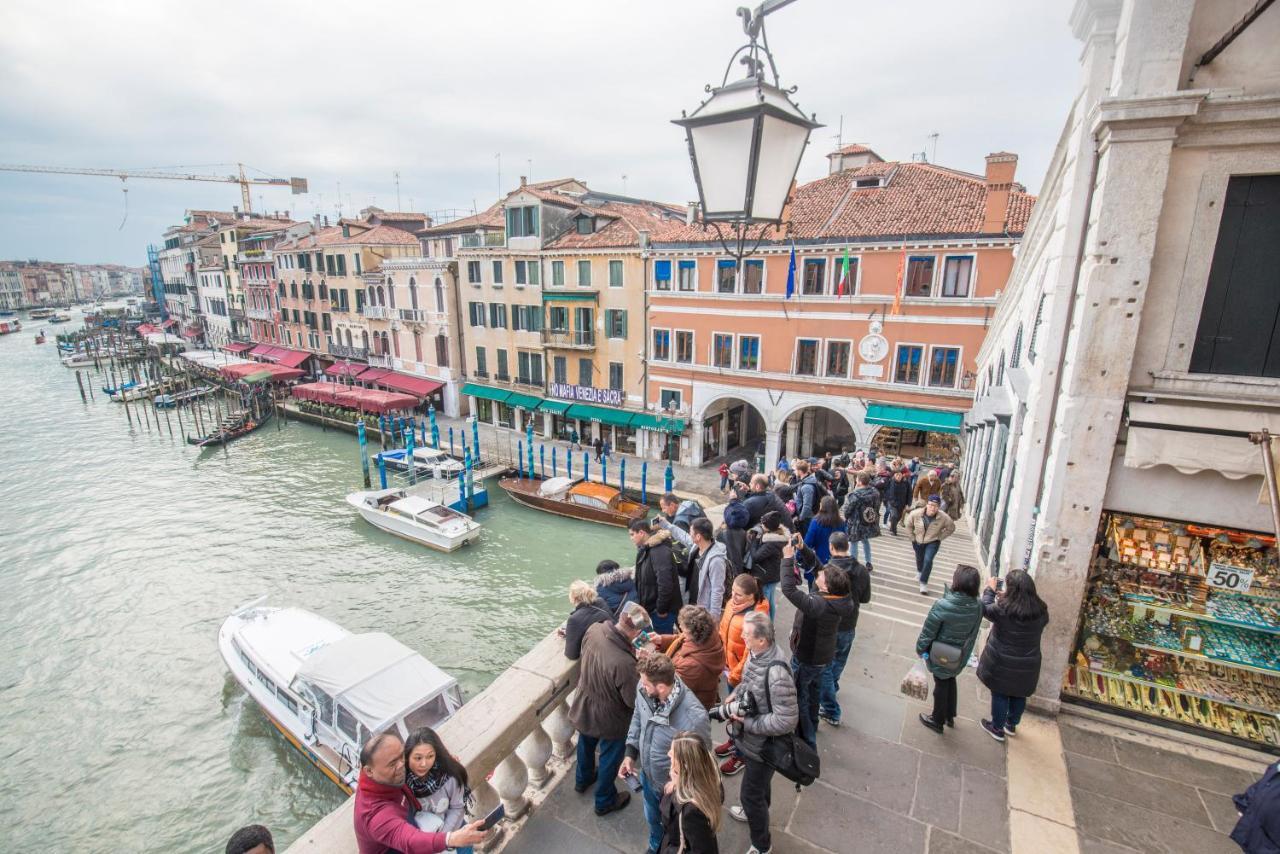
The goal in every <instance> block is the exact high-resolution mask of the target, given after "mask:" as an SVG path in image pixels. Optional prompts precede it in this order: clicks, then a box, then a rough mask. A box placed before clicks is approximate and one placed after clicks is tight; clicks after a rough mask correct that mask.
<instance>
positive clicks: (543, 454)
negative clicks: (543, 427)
mask: <svg viewBox="0 0 1280 854" xmlns="http://www.w3.org/2000/svg"><path fill="white" fill-rule="evenodd" d="M538 469H539V470H540V471H541V472H542V479H543V480H546V479H547V446H546V445H539V446H538Z"/></svg>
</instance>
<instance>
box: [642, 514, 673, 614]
mask: <svg viewBox="0 0 1280 854" xmlns="http://www.w3.org/2000/svg"><path fill="white" fill-rule="evenodd" d="M635 582H636V597H637V599H638V600H639V602H640V604H641V605H643V606H644V609H645V610H646V611H648V612H649V613H650V614H651V615H652V614H662V615H666V614H674V613H675V612H676V611H679V610H680V606H681V605H682V604H683V600H682V599H681V598H680V578H679V576H678V575H677V574H676V567H675V561H674V560H673V559H672V556H671V534H669V533H667V532H666V531H658V532H656V533H654V534H653V536H651V537H649V539H647V540H645V541H644V545H642V546H640V547H639V548H638V549H636V570H635Z"/></svg>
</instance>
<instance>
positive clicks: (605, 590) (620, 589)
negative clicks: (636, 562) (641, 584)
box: [596, 567, 636, 614]
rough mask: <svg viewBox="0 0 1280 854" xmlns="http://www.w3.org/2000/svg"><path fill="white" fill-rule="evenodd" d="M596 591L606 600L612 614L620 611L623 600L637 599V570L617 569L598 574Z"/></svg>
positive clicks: (605, 602)
mask: <svg viewBox="0 0 1280 854" xmlns="http://www.w3.org/2000/svg"><path fill="white" fill-rule="evenodd" d="M596 593H598V594H599V595H600V598H601V599H602V600H604V607H606V608H608V609H609V613H610V614H616V613H618V608H619V607H620V606H621V605H622V603H623V602H627V601H631V602H634V601H635V599H636V579H635V570H633V569H631V568H630V567H628V568H626V569H615V570H613V571H612V572H603V573H601V574H600V575H597V576H596Z"/></svg>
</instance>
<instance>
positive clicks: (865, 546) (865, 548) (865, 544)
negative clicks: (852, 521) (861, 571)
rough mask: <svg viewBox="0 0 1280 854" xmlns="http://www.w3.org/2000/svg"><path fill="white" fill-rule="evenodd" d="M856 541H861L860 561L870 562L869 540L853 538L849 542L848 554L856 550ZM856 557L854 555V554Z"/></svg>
mask: <svg viewBox="0 0 1280 854" xmlns="http://www.w3.org/2000/svg"><path fill="white" fill-rule="evenodd" d="M858 543H862V562H863V563H866V564H870V563H871V540H854V541H853V542H851V543H849V554H851V555H853V553H854V552H856V551H857V550H858ZM854 556H855V557H856V555H854Z"/></svg>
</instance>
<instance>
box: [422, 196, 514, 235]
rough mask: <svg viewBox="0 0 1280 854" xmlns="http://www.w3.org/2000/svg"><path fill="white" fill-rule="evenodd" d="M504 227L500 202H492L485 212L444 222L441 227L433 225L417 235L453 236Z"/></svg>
mask: <svg viewBox="0 0 1280 854" xmlns="http://www.w3.org/2000/svg"><path fill="white" fill-rule="evenodd" d="M505 225H506V222H505V221H504V219H503V213H502V202H494V203H493V204H492V205H490V206H489V207H488V209H487V210H484V211H481V212H480V213H478V214H472V215H471V216H464V217H463V218H462V219H455V220H453V221H452V222H446V223H443V224H441V225H433V226H431V227H429V228H424V229H422V230H421V231H419V232H418V234H422V235H430V234H453V233H454V232H461V231H474V230H475V229H477V228H503V227H504V226H505Z"/></svg>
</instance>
